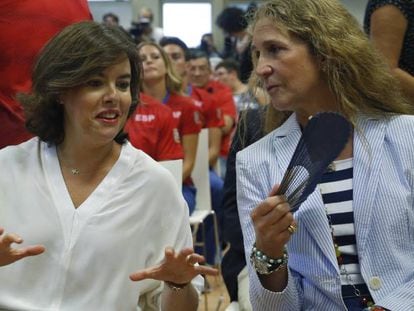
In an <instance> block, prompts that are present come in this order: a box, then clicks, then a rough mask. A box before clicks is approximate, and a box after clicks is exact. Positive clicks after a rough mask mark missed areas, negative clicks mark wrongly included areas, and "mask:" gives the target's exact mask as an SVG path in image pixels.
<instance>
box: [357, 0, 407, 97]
mask: <svg viewBox="0 0 414 311" xmlns="http://www.w3.org/2000/svg"><path fill="white" fill-rule="evenodd" d="M364 28H365V31H366V33H367V34H368V35H369V37H370V39H371V40H372V42H373V44H374V46H375V47H376V48H377V49H378V50H379V51H380V52H381V53H382V54H383V55H384V57H385V58H386V60H387V61H388V64H389V65H390V68H391V70H392V72H393V74H394V75H395V76H396V77H397V79H398V81H399V82H400V85H401V88H402V90H403V92H404V94H405V95H406V96H407V97H408V98H409V100H410V101H411V102H412V104H413V105H414V3H413V1H411V0H369V1H368V3H367V7H366V11H365V19H364Z"/></svg>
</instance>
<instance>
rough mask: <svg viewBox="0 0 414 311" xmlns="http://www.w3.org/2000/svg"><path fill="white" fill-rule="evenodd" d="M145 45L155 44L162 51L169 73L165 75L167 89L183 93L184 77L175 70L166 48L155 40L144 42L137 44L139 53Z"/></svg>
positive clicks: (175, 92)
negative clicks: (165, 50)
mask: <svg viewBox="0 0 414 311" xmlns="http://www.w3.org/2000/svg"><path fill="white" fill-rule="evenodd" d="M144 46H153V47H155V48H156V49H157V50H158V51H159V52H160V55H161V57H162V60H163V61H164V64H165V68H166V71H167V74H166V75H165V84H166V87H167V91H168V92H170V93H173V94H180V95H181V88H182V79H181V78H180V76H179V75H178V74H177V73H176V72H175V69H174V66H173V65H172V64H171V60H170V58H169V56H168V55H167V53H165V52H164V50H163V49H162V47H161V46H160V45H158V44H157V43H154V42H142V43H140V44H138V46H137V50H138V53H139V51H140V50H141V49H142V48H143V47H144ZM141 85H142V84H141ZM141 91H142V87H141Z"/></svg>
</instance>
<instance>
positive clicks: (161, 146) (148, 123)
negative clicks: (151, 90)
mask: <svg viewBox="0 0 414 311" xmlns="http://www.w3.org/2000/svg"><path fill="white" fill-rule="evenodd" d="M139 97H140V102H139V104H138V106H137V108H136V109H135V111H134V112H133V113H132V115H131V117H130V118H129V119H128V121H127V123H126V125H125V131H126V132H127V133H128V139H129V141H130V142H131V144H132V145H133V146H134V147H135V148H138V149H140V150H142V151H144V152H145V153H146V154H148V155H149V156H150V157H151V158H153V159H154V160H155V161H167V160H177V159H183V158H184V153H183V147H182V145H181V140H180V133H179V132H178V122H177V119H174V117H173V113H172V110H171V109H170V108H169V107H167V106H166V105H163V104H162V103H161V102H159V101H158V100H156V99H155V98H152V97H151V96H148V95H147V94H144V93H141V94H140V96H139Z"/></svg>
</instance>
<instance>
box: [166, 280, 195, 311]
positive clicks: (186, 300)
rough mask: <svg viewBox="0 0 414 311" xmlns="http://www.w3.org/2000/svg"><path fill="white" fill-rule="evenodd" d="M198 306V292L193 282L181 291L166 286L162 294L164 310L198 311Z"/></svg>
mask: <svg viewBox="0 0 414 311" xmlns="http://www.w3.org/2000/svg"><path fill="white" fill-rule="evenodd" d="M197 308H198V294H197V291H196V290H195V288H194V287H193V286H192V285H191V284H189V285H188V286H186V287H184V288H183V289H181V290H179V291H174V290H172V289H170V288H169V287H168V286H164V290H163V292H162V295H161V310H162V311H177V310H182V311H196V310H197Z"/></svg>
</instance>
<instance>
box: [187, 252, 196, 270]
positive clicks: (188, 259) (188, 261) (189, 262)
mask: <svg viewBox="0 0 414 311" xmlns="http://www.w3.org/2000/svg"><path fill="white" fill-rule="evenodd" d="M192 257H193V256H192V254H190V255H187V257H185V262H186V263H187V265H189V266H191V267H194V265H195V262H194V263H193V262H192V260H191V258H192Z"/></svg>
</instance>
